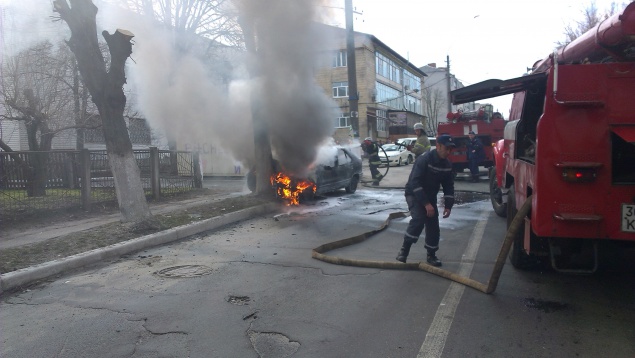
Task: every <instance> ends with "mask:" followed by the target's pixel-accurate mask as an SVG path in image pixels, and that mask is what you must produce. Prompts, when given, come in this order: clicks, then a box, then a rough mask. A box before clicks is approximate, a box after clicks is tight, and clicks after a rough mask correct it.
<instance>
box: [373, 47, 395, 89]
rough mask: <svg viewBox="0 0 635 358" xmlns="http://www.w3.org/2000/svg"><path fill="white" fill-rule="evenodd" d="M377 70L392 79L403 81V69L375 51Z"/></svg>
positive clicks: (381, 74) (379, 73)
mask: <svg viewBox="0 0 635 358" xmlns="http://www.w3.org/2000/svg"><path fill="white" fill-rule="evenodd" d="M375 71H376V72H377V74H378V75H380V76H382V77H384V78H387V79H389V80H391V81H394V82H397V83H401V80H400V79H401V70H400V69H399V66H397V64H396V63H395V62H394V61H393V60H391V59H389V58H388V57H386V56H384V55H383V54H381V53H379V52H375Z"/></svg>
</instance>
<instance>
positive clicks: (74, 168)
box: [0, 147, 202, 219]
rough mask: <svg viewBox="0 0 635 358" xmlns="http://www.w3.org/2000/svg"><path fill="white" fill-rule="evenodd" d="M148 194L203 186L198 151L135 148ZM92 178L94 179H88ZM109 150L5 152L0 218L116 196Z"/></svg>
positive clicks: (0, 163)
mask: <svg viewBox="0 0 635 358" xmlns="http://www.w3.org/2000/svg"><path fill="white" fill-rule="evenodd" d="M134 156H135V159H136V160H137V164H138V166H139V169H140V171H141V182H142V185H143V189H144V192H145V194H146V197H147V198H149V199H158V198H160V197H161V196H169V195H175V194H178V193H182V192H186V191H190V190H192V189H194V188H201V187H202V181H201V178H202V174H201V170H200V167H199V165H198V163H199V162H198V154H197V153H192V152H183V151H164V150H158V149H157V148H156V147H151V148H150V149H148V150H136V151H134ZM83 183H90V185H83ZM116 200H117V197H116V192H115V181H114V179H113V176H112V172H111V170H110V164H109V162H108V153H107V152H106V151H105V150H103V151H94V150H91V151H89V150H86V149H85V150H82V151H72V150H58V151H50V152H30V151H29V152H0V218H3V219H10V218H15V217H17V216H21V215H25V214H34V213H37V212H40V211H50V210H58V209H72V208H82V209H84V210H90V208H91V206H92V205H93V204H99V203H108V202H116Z"/></svg>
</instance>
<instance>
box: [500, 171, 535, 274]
mask: <svg viewBox="0 0 635 358" xmlns="http://www.w3.org/2000/svg"><path fill="white" fill-rule="evenodd" d="M507 196H508V199H507V229H508V230H509V227H510V225H511V223H512V221H513V220H514V217H515V216H516V214H517V213H518V210H517V209H516V199H515V197H514V185H513V184H512V186H511V187H510V188H509V192H508V194H507ZM524 235H525V223H524V222H523V224H521V225H520V227H519V228H518V231H516V233H515V234H514V241H513V242H512V247H511V249H510V250H509V262H511V264H512V266H514V267H515V268H517V269H520V270H527V269H529V268H531V267H533V266H534V265H535V264H536V263H537V261H536V257H535V256H534V255H531V254H527V253H526V252H525V250H524V248H523V246H524V245H523V244H524Z"/></svg>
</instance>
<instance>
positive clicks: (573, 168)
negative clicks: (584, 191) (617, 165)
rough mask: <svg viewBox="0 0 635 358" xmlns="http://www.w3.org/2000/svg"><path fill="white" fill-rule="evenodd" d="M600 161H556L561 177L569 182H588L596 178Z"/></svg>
mask: <svg viewBox="0 0 635 358" xmlns="http://www.w3.org/2000/svg"><path fill="white" fill-rule="evenodd" d="M601 166H602V164H601V163H558V164H556V167H559V168H561V169H562V179H563V180H564V181H566V182H570V183H589V182H593V181H595V179H596V178H597V172H598V169H599V168H600V167H601Z"/></svg>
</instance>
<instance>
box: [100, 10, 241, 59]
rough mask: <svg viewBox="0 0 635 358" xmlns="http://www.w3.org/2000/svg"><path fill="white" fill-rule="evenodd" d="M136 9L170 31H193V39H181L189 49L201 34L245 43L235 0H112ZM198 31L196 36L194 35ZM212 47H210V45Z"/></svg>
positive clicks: (230, 43)
mask: <svg viewBox="0 0 635 358" xmlns="http://www.w3.org/2000/svg"><path fill="white" fill-rule="evenodd" d="M108 1H109V2H110V3H112V4H114V5H117V6H121V7H123V8H125V9H127V10H129V11H132V12H134V13H137V14H140V15H143V16H147V17H150V18H151V19H153V20H155V21H156V22H157V23H161V24H163V25H164V26H165V27H166V28H168V29H169V30H170V31H174V32H175V33H178V34H181V35H188V34H189V35H192V36H189V37H188V38H189V39H190V41H183V38H181V41H179V42H178V45H179V46H182V47H183V48H184V49H185V50H188V51H189V50H191V46H192V45H193V44H194V43H193V42H192V41H194V40H195V39H196V38H197V37H203V38H206V39H209V40H212V41H208V42H207V44H208V46H213V44H214V43H222V44H224V45H228V46H240V47H242V46H243V37H242V32H241V29H240V27H239V25H238V23H237V14H236V13H235V10H234V6H233V4H232V0H197V1H192V0H108ZM194 35H196V36H194ZM208 50H209V48H208Z"/></svg>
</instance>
